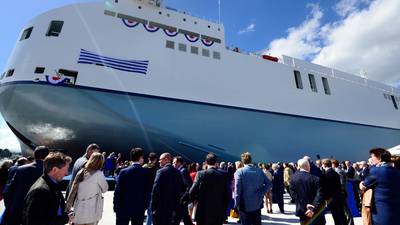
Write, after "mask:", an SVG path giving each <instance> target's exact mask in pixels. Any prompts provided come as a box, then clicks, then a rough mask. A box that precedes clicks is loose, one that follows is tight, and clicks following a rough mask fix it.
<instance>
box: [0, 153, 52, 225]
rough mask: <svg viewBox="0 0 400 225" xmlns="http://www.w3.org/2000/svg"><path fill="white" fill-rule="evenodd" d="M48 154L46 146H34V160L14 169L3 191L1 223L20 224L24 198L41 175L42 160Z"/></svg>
mask: <svg viewBox="0 0 400 225" xmlns="http://www.w3.org/2000/svg"><path fill="white" fill-rule="evenodd" d="M48 154H49V149H48V148H47V147H45V146H39V147H36V149H35V151H34V153H33V155H34V157H35V162H33V163H31V164H27V165H24V166H20V167H18V169H17V170H16V172H15V175H14V177H13V178H12V180H11V183H10V184H9V186H7V188H6V190H5V192H4V203H5V207H6V212H5V214H4V218H3V221H2V224H7V225H14V224H15V225H20V224H21V222H22V211H23V209H24V198H25V196H26V194H27V193H28V191H29V189H30V188H31V186H32V185H33V184H34V183H35V182H36V180H37V179H39V177H40V176H42V175H43V160H44V158H46V156H47V155H48Z"/></svg>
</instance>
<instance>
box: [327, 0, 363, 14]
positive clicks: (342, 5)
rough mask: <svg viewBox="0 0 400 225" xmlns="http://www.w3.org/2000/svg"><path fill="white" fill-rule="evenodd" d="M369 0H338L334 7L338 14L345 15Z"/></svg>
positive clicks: (357, 9) (356, 9)
mask: <svg viewBox="0 0 400 225" xmlns="http://www.w3.org/2000/svg"><path fill="white" fill-rule="evenodd" d="M369 2H370V0H340V1H339V2H338V3H337V4H336V5H335V7H334V9H335V11H336V13H337V14H338V15H340V16H342V17H346V16H348V15H349V14H351V13H354V12H357V11H359V8H360V6H362V5H364V4H368V3H369Z"/></svg>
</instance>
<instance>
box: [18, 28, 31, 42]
mask: <svg viewBox="0 0 400 225" xmlns="http://www.w3.org/2000/svg"><path fill="white" fill-rule="evenodd" d="M32 30H33V27H29V28H26V29H25V30H24V32H22V35H21V38H20V39H19V40H20V41H22V40H25V39H28V38H29V37H30V36H31V33H32Z"/></svg>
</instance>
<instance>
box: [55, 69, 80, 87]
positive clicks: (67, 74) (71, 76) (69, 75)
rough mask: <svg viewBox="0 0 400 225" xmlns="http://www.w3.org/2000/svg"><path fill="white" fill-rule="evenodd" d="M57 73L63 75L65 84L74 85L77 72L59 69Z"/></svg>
mask: <svg viewBox="0 0 400 225" xmlns="http://www.w3.org/2000/svg"><path fill="white" fill-rule="evenodd" d="M58 73H61V74H62V75H64V77H65V78H67V80H66V81H65V83H66V84H75V82H76V78H77V77H78V72H77V71H72V70H66V69H59V70H58Z"/></svg>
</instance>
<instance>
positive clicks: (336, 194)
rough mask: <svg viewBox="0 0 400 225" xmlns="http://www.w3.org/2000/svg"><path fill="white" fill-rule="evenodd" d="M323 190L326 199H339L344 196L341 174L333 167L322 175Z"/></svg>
mask: <svg viewBox="0 0 400 225" xmlns="http://www.w3.org/2000/svg"><path fill="white" fill-rule="evenodd" d="M321 185H322V192H323V195H324V198H325V200H330V199H333V198H335V199H338V198H341V197H342V191H341V190H342V187H341V183H340V175H339V174H338V173H336V172H335V171H334V170H333V169H332V168H330V169H328V170H326V171H325V173H324V174H323V175H322V176H321Z"/></svg>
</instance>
